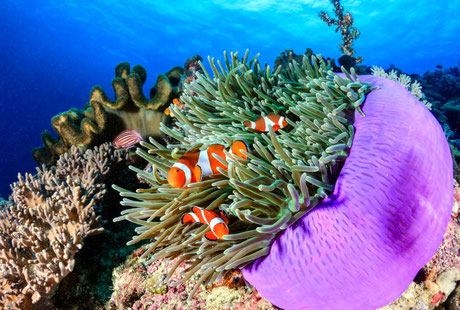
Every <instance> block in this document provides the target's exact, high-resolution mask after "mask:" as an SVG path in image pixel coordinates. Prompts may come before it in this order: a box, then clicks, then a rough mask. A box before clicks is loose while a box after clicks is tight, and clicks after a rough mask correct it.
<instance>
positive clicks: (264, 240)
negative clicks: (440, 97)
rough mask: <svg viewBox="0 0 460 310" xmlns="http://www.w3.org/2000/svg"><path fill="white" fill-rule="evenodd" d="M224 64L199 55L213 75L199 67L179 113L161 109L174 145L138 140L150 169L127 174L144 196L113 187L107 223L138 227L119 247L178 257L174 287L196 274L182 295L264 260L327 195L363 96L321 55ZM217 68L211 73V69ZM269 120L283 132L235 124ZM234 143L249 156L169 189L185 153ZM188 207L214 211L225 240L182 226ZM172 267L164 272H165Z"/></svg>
mask: <svg viewBox="0 0 460 310" xmlns="http://www.w3.org/2000/svg"><path fill="white" fill-rule="evenodd" d="M224 55H225V62H224V63H221V62H220V61H217V64H216V62H215V61H214V59H211V58H209V62H210V65H211V69H212V71H213V74H214V78H211V76H210V75H209V73H208V72H207V71H206V69H205V67H204V66H202V68H203V71H204V73H203V74H199V73H197V77H198V78H197V79H196V80H195V81H194V82H192V84H191V85H186V87H185V91H184V94H183V95H182V96H181V100H182V101H183V102H185V104H186V107H187V108H188V109H190V110H189V111H181V110H180V109H178V108H177V107H171V110H172V112H173V113H174V115H175V116H176V117H177V120H178V126H179V128H180V130H174V129H170V128H168V127H166V126H162V128H161V129H162V131H163V132H164V133H165V134H167V135H169V136H171V137H172V138H174V139H175V140H176V143H175V144H171V145H167V146H163V145H161V144H160V143H158V142H157V141H155V140H154V139H150V142H151V143H146V142H142V143H141V145H142V146H144V147H145V148H147V151H145V150H144V149H141V148H138V149H137V154H138V155H140V156H141V157H143V158H145V159H146V160H148V161H149V162H150V163H152V164H153V167H154V171H153V174H148V173H146V172H144V171H141V170H139V169H136V168H133V170H134V171H136V172H137V173H138V175H139V176H140V177H142V178H143V179H144V180H146V181H147V182H148V183H150V185H151V188H149V189H138V190H137V192H131V191H128V190H125V189H123V188H121V187H118V186H114V188H115V189H117V190H118V191H120V195H121V196H123V197H125V198H124V199H123V200H122V202H121V204H122V205H124V206H128V207H130V208H129V209H126V210H125V211H123V212H122V215H121V216H120V217H119V218H118V219H116V220H128V221H131V222H133V223H136V224H138V225H140V226H139V227H138V228H137V229H136V232H137V233H138V236H136V237H133V240H132V241H131V242H129V244H134V243H136V242H138V241H140V240H142V239H152V243H150V245H149V248H148V250H147V251H146V252H145V253H144V254H143V256H144V257H146V256H147V255H149V254H150V253H152V252H153V251H154V250H155V249H156V248H158V247H164V248H163V249H162V250H160V251H159V252H158V253H155V254H154V255H153V256H152V257H151V258H150V260H149V261H150V262H151V261H155V260H157V259H160V258H168V259H174V258H176V257H180V259H179V260H178V264H180V263H181V262H183V261H185V260H188V261H192V263H191V265H190V266H189V267H188V268H187V269H186V271H185V272H184V273H185V274H184V275H183V277H182V279H181V280H180V281H178V282H177V283H176V284H180V283H182V282H184V281H186V280H187V279H189V278H190V277H192V276H193V275H194V274H195V273H199V274H200V278H199V280H198V281H197V282H196V286H195V288H194V290H192V292H191V295H193V294H194V292H195V291H196V290H197V289H198V287H199V285H201V284H202V283H204V284H210V283H212V282H213V281H214V280H216V279H218V278H219V277H220V276H222V274H223V272H224V271H226V270H229V269H233V268H237V267H239V268H241V267H243V266H245V265H247V264H248V263H250V262H252V261H254V260H255V259H257V258H259V257H262V256H264V255H266V254H267V253H268V252H269V249H270V245H271V243H272V241H273V238H275V236H276V235H277V234H278V233H279V232H281V231H283V230H285V229H286V228H287V227H289V226H290V225H292V224H294V223H295V222H296V221H297V220H298V219H299V218H301V217H302V216H303V215H305V214H306V213H308V212H309V211H310V210H312V208H314V207H315V206H316V205H317V204H318V203H319V202H320V201H321V200H322V199H323V198H325V197H327V196H328V194H329V193H331V192H332V191H333V190H334V183H335V180H336V178H337V176H338V174H339V172H340V168H341V166H342V165H343V162H344V160H345V158H346V157H347V154H348V151H349V149H350V146H351V143H352V140H353V135H354V128H353V125H352V124H353V117H354V116H353V115H354V114H353V113H354V111H355V110H357V111H359V112H360V113H362V112H361V110H360V105H361V104H362V103H363V102H364V100H365V95H366V94H367V93H369V92H370V91H371V90H373V87H372V86H371V84H369V83H363V82H361V81H360V80H359V78H358V77H357V76H356V75H355V74H354V71H353V70H352V71H351V74H349V73H348V72H345V76H343V77H340V76H338V75H336V74H334V73H333V72H332V71H330V70H329V67H328V64H327V63H326V62H325V61H324V60H323V59H322V58H321V56H312V57H311V62H310V60H309V58H307V57H304V58H303V60H302V63H297V62H295V61H293V62H291V64H290V65H289V68H288V69H287V70H281V67H279V69H278V70H277V71H275V72H272V71H271V69H270V66H266V67H265V68H264V69H262V68H261V66H260V64H259V62H258V60H257V56H256V57H255V58H254V59H252V60H250V61H249V60H248V52H246V54H245V55H244V57H243V58H242V59H239V57H238V53H231V55H230V57H228V55H227V54H226V53H224ZM218 68H220V70H219V69H218ZM270 113H276V114H278V115H283V116H285V117H286V120H287V122H288V127H286V128H284V129H281V130H278V131H276V133H275V131H274V130H273V128H272V127H270V129H269V132H268V133H260V132H255V131H251V130H247V129H246V128H245V127H244V126H243V122H244V121H245V120H254V119H256V118H257V117H258V116H260V115H264V116H265V115H267V114H270ZM238 139H243V140H245V141H246V142H247V143H248V145H249V149H250V152H249V153H244V154H246V155H247V156H248V159H243V158H241V157H238V156H236V155H232V154H230V153H228V152H226V158H227V160H224V159H222V158H220V157H218V156H217V157H216V158H217V159H218V160H219V161H220V162H221V163H222V164H223V165H224V166H225V167H227V169H228V170H227V171H226V170H224V169H219V171H220V174H214V175H211V176H210V177H209V178H205V179H204V180H202V181H201V182H198V183H194V184H191V185H190V186H189V187H187V188H173V187H171V186H170V185H169V184H168V181H167V180H166V179H165V177H166V176H167V174H168V170H169V168H170V167H171V166H172V165H173V164H174V163H175V161H176V160H177V159H178V158H180V157H181V155H182V154H184V153H185V152H187V151H192V150H202V149H206V148H207V146H209V145H211V144H221V145H226V146H229V145H231V143H232V141H234V140H238ZM191 206H199V207H202V208H204V209H207V210H217V209H221V210H223V211H225V212H226V214H227V216H228V217H229V220H230V223H229V225H228V227H229V230H230V235H227V236H224V237H223V239H224V240H219V241H218V242H212V241H208V240H206V239H205V238H203V235H204V234H205V233H206V232H207V231H209V226H207V225H201V226H200V225H196V224H190V225H183V224H181V216H182V215H183V214H184V213H186V212H188V211H189V209H190V207H191ZM178 264H176V265H175V266H174V267H173V268H172V270H171V271H170V273H169V276H171V274H172V273H173V272H174V269H175V267H177V266H178Z"/></svg>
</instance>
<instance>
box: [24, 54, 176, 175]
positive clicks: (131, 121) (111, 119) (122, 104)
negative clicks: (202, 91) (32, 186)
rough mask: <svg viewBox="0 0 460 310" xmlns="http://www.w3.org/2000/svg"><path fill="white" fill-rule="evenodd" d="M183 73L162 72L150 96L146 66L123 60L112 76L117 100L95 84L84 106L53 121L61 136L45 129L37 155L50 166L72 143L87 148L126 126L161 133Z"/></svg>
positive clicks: (34, 152) (149, 132) (109, 138)
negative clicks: (145, 93) (147, 96)
mask: <svg viewBox="0 0 460 310" xmlns="http://www.w3.org/2000/svg"><path fill="white" fill-rule="evenodd" d="M183 73H184V69H183V68H182V67H174V68H173V69H171V70H169V71H168V72H167V73H166V74H160V75H159V76H158V78H157V81H156V84H155V86H154V87H153V88H152V89H151V90H150V99H147V98H146V97H145V95H144V93H143V91H142V87H143V85H144V83H145V81H146V79H147V72H146V70H145V69H144V68H143V67H142V66H140V65H136V66H134V67H133V68H132V69H131V70H130V65H129V63H127V62H123V63H120V64H119V65H118V66H116V68H115V76H116V77H115V78H114V79H113V80H112V86H113V90H114V92H115V100H114V101H112V100H110V99H109V98H108V97H107V95H106V94H105V92H104V91H103V89H102V88H101V87H100V86H95V87H93V89H92V90H91V94H90V101H89V103H88V104H87V105H86V107H85V109H84V110H79V109H76V108H73V109H70V110H69V111H66V112H62V113H60V114H58V115H56V116H55V117H53V118H52V120H51V124H52V126H53V128H54V130H55V131H56V132H57V133H58V135H59V138H58V139H54V138H53V136H52V135H51V133H50V132H49V131H47V130H45V131H44V132H43V133H42V139H43V142H44V144H45V146H44V147H41V148H36V149H34V150H33V152H32V155H33V157H34V159H35V160H36V161H37V162H38V163H39V164H46V165H47V166H50V165H52V164H53V163H54V162H55V161H56V160H57V158H58V157H59V155H61V154H63V153H65V152H66V151H67V150H69V149H70V147H71V146H72V145H76V146H79V147H85V148H87V147H91V146H95V145H99V144H101V143H103V142H107V141H112V140H113V138H114V137H115V136H116V135H117V134H118V133H120V132H121V131H122V130H123V129H138V130H140V133H141V134H142V136H144V137H146V136H153V137H159V136H161V132H160V126H159V124H160V123H161V122H163V123H167V122H168V119H169V117H168V116H166V115H165V114H164V113H163V110H164V109H165V108H166V105H167V104H168V103H170V102H171V100H172V99H173V98H176V97H177V96H178V92H179V87H178V86H179V83H180V81H181V78H182V74H183Z"/></svg>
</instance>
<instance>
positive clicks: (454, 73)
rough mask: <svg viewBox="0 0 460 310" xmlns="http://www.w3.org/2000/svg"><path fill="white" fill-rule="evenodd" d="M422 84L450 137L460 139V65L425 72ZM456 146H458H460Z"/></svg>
mask: <svg viewBox="0 0 460 310" xmlns="http://www.w3.org/2000/svg"><path fill="white" fill-rule="evenodd" d="M420 84H421V85H422V87H423V91H424V93H425V95H426V97H427V99H428V100H429V101H430V102H431V103H432V104H433V113H434V114H435V115H436V117H437V118H438V119H439V120H440V122H442V123H444V124H446V125H448V127H447V126H445V128H444V129H445V131H446V132H447V134H448V136H449V138H450V139H456V140H457V139H460V117H459V115H460V113H459V110H460V108H459V107H460V67H453V68H448V69H443V70H441V69H437V70H435V71H433V72H425V74H423V76H422V77H421V78H420ZM458 144H459V145H458V146H456V147H457V148H459V147H460V143H458Z"/></svg>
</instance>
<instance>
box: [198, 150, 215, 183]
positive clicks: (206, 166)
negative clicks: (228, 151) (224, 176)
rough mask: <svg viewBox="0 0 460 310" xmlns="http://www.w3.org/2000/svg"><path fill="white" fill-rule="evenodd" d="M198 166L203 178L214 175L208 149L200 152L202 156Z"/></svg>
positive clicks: (199, 158)
mask: <svg viewBox="0 0 460 310" xmlns="http://www.w3.org/2000/svg"><path fill="white" fill-rule="evenodd" d="M196 165H197V166H200V169H201V175H202V176H208V175H211V174H212V168H211V162H210V161H209V154H208V150H207V149H206V150H203V151H201V152H200V156H199V157H198V162H197V164H196Z"/></svg>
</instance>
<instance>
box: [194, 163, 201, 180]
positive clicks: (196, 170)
mask: <svg viewBox="0 0 460 310" xmlns="http://www.w3.org/2000/svg"><path fill="white" fill-rule="evenodd" d="M193 176H194V177H195V182H201V179H202V177H203V174H202V173H201V167H200V166H199V165H196V166H195V168H193Z"/></svg>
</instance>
